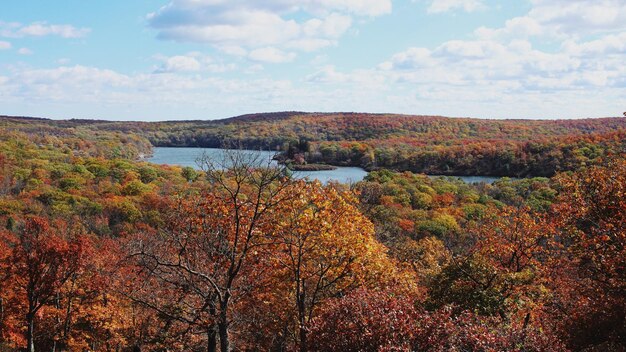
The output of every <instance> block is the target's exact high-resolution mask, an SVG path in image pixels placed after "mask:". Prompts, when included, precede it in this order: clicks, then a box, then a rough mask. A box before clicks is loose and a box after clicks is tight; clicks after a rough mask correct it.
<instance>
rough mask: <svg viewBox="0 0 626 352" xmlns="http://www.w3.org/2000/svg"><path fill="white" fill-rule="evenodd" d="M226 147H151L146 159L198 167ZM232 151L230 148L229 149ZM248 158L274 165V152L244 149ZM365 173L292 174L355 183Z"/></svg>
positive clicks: (351, 170)
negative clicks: (204, 158) (205, 159)
mask: <svg viewBox="0 0 626 352" xmlns="http://www.w3.org/2000/svg"><path fill="white" fill-rule="evenodd" d="M228 151H229V150H228V149H215V148H165V147H157V148H153V152H154V154H153V155H152V157H150V158H146V161H149V162H151V163H155V164H168V165H178V166H191V167H193V168H195V169H200V164H198V162H199V160H200V159H201V158H202V157H203V155H204V156H206V157H207V158H209V159H212V160H215V161H216V162H217V163H220V162H221V161H222V160H225V158H224V156H225V154H226V153H227V152H228ZM231 151H232V150H231ZM243 152H244V153H249V154H247V156H244V157H250V158H255V157H256V158H257V159H256V161H258V162H259V163H261V164H262V165H266V164H270V165H276V161H272V157H273V156H274V155H275V154H276V152H268V151H255V150H246V151H243ZM366 175H367V171H365V170H363V169H361V168H359V167H337V169H335V170H323V171H294V172H293V176H294V177H296V178H308V179H310V180H319V181H320V182H322V183H328V182H330V181H336V182H340V183H355V182H359V181H361V180H363V178H365V176H366Z"/></svg>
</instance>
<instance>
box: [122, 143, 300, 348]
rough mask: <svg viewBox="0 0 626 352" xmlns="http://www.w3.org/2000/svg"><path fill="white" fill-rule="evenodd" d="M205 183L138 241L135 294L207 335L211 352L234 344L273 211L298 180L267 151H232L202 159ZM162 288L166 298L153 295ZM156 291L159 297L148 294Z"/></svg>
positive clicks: (135, 297)
mask: <svg viewBox="0 0 626 352" xmlns="http://www.w3.org/2000/svg"><path fill="white" fill-rule="evenodd" d="M200 165H202V169H203V171H204V173H205V178H206V181H207V182H206V186H205V187H204V188H203V189H201V190H198V192H196V194H193V193H190V194H187V195H186V196H185V197H182V198H180V199H178V200H177V201H175V202H174V203H173V204H172V205H171V206H170V209H169V215H168V218H167V219H165V220H166V221H165V223H166V225H165V226H163V227H162V228H160V229H158V230H157V231H156V233H154V234H149V235H148V236H145V235H144V236H142V237H138V238H136V239H135V240H134V241H133V242H132V243H131V246H130V248H131V253H130V257H129V258H131V259H133V262H134V263H135V264H136V265H137V266H138V267H139V268H140V277H142V278H143V279H144V280H145V281H144V283H143V284H142V285H140V286H138V287H135V288H134V289H133V290H132V292H130V293H129V296H130V297H131V298H132V299H133V300H134V301H135V302H138V303H141V304H143V305H144V306H147V307H149V308H151V309H154V310H156V311H158V312H159V314H161V315H162V316H165V317H168V318H169V319H171V320H172V321H175V322H178V323H180V324H182V325H183V326H185V327H186V329H185V331H189V332H193V331H195V330H199V329H200V330H204V332H205V333H206V336H207V350H208V351H215V350H216V348H217V341H218V339H219V346H220V350H221V351H222V352H226V351H229V350H230V349H231V348H232V346H231V338H230V330H231V325H232V323H233V321H234V319H235V318H234V314H233V312H232V309H231V307H232V305H233V302H236V301H237V300H239V299H242V298H243V297H245V296H246V295H248V294H249V293H250V292H251V291H252V290H253V289H254V287H255V285H258V284H259V282H260V281H262V280H260V279H259V277H258V276H259V275H262V274H263V271H262V270H254V267H255V266H256V265H259V263H261V262H262V261H263V260H264V259H263V258H262V257H261V256H263V255H264V254H263V253H267V252H265V251H260V250H258V249H259V248H260V247H262V246H266V245H269V244H271V243H272V242H273V241H272V239H271V237H270V236H269V233H270V232H271V231H270V230H269V229H270V228H271V227H272V216H273V214H272V211H273V210H274V209H275V208H277V207H278V205H279V204H281V203H282V202H284V201H286V200H287V198H288V197H290V192H287V188H288V187H289V186H290V185H291V184H292V181H291V180H290V179H289V178H288V177H285V173H284V170H283V169H282V168H280V167H278V166H276V165H274V164H273V163H272V161H271V160H270V159H269V158H268V160H264V158H263V157H262V154H259V153H252V152H246V151H225V152H224V153H223V158H220V159H219V160H215V159H212V158H210V157H209V156H207V155H205V156H203V157H202V158H201V160H200ZM155 290H156V291H158V292H159V293H160V294H159V295H158V297H157V295H154V293H155ZM149 293H152V294H149Z"/></svg>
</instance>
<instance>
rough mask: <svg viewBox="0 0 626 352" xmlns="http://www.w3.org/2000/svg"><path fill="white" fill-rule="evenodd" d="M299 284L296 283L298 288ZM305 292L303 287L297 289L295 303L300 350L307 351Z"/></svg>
mask: <svg viewBox="0 0 626 352" xmlns="http://www.w3.org/2000/svg"><path fill="white" fill-rule="evenodd" d="M299 287H300V284H298V288H299ZM305 295H306V293H305V292H304V287H303V288H302V289H298V293H297V295H296V296H297V300H298V301H297V303H298V324H299V326H298V330H299V331H298V332H299V337H300V349H299V350H300V352H306V351H308V346H307V340H306V338H307V336H306V335H307V331H306V307H305V304H306V296H305Z"/></svg>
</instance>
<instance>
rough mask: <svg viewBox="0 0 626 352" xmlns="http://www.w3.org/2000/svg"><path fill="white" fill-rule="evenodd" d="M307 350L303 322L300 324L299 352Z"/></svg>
mask: <svg viewBox="0 0 626 352" xmlns="http://www.w3.org/2000/svg"><path fill="white" fill-rule="evenodd" d="M308 350H309V348H308V346H307V341H306V326H304V322H302V323H300V352H307V351H308Z"/></svg>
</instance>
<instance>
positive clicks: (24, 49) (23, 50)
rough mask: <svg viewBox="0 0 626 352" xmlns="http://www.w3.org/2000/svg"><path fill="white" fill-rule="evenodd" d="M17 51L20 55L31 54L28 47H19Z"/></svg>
mask: <svg viewBox="0 0 626 352" xmlns="http://www.w3.org/2000/svg"><path fill="white" fill-rule="evenodd" d="M17 53H18V54H20V55H32V54H33V51H32V50H30V49H28V48H20V49H19V50H18V51H17Z"/></svg>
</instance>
